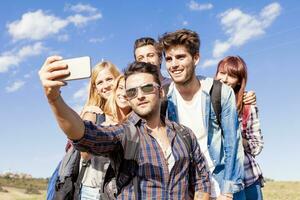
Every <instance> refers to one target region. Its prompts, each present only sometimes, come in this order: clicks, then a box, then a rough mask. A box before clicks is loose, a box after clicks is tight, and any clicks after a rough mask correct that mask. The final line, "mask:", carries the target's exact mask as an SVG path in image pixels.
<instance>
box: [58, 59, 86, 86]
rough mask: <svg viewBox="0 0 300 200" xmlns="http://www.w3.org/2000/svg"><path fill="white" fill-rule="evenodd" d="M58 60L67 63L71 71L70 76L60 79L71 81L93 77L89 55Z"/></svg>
mask: <svg viewBox="0 0 300 200" xmlns="http://www.w3.org/2000/svg"><path fill="white" fill-rule="evenodd" d="M58 62H60V63H65V64H67V65H68V70H69V71H70V75H69V76H67V77H65V78H62V79H60V80H63V81H70V80H78V79H84V78H89V77H91V73H92V69H91V59H90V57H89V56H84V57H78V58H71V59H66V60H60V61H58Z"/></svg>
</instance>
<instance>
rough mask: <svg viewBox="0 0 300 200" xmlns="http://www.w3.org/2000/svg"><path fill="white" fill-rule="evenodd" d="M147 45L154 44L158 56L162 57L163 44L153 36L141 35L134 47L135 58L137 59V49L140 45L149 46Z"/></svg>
mask: <svg viewBox="0 0 300 200" xmlns="http://www.w3.org/2000/svg"><path fill="white" fill-rule="evenodd" d="M147 45H152V46H153V47H154V48H155V50H156V52H157V54H158V57H159V58H160V59H161V58H162V49H161V46H160V44H159V43H158V42H156V41H155V39H153V38H151V37H141V38H139V39H136V40H135V42H134V47H133V48H134V49H133V55H134V59H136V57H135V50H136V49H137V48H139V47H143V46H147Z"/></svg>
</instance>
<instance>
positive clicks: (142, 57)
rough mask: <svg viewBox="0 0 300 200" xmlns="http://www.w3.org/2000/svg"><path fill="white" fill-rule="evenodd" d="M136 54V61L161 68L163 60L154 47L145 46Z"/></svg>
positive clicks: (136, 51) (139, 48) (138, 49)
mask: <svg viewBox="0 0 300 200" xmlns="http://www.w3.org/2000/svg"><path fill="white" fill-rule="evenodd" d="M134 53H135V58H136V61H138V62H146V63H151V64H153V65H156V66H158V67H159V68H160V64H161V58H160V57H159V55H158V53H157V51H156V49H155V47H154V46H153V45H145V46H141V47H138V48H137V49H136V50H135V52H134Z"/></svg>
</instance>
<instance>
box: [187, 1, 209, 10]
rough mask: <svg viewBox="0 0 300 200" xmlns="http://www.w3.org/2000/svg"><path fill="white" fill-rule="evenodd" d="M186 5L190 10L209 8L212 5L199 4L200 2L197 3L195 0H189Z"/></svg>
mask: <svg viewBox="0 0 300 200" xmlns="http://www.w3.org/2000/svg"><path fill="white" fill-rule="evenodd" d="M188 7H189V9H190V10H193V11H201V10H210V9H212V8H213V7H214V6H213V5H212V4H211V3H206V4H200V3H197V2H196V1H193V0H192V1H190V2H189V4H188Z"/></svg>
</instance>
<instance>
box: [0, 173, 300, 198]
mask: <svg viewBox="0 0 300 200" xmlns="http://www.w3.org/2000/svg"><path fill="white" fill-rule="evenodd" d="M47 182H48V180H47V179H11V178H1V177H0V188H1V189H2V191H1V190H0V199H5V200H42V199H46V188H47ZM5 190H6V191H7V192H5ZM28 191H29V193H30V192H32V193H34V194H28ZM38 192H39V193H40V194H37V193H38ZM263 194H264V200H300V182H291V181H289V182H288V181H286V182H285V181H267V182H266V184H265V187H264V188H263Z"/></svg>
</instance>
